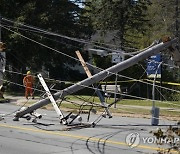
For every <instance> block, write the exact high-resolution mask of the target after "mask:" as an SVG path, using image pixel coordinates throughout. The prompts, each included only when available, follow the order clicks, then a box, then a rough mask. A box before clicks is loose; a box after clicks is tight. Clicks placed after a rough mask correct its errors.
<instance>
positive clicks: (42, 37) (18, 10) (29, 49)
mask: <svg viewBox="0 0 180 154" xmlns="http://www.w3.org/2000/svg"><path fill="white" fill-rule="evenodd" d="M0 7H1V11H2V17H4V18H6V19H11V20H13V21H15V22H14V23H11V22H7V21H5V20H4V21H3V22H2V24H3V25H4V26H10V27H13V28H11V29H12V30H15V31H17V32H18V33H21V34H22V35H24V36H26V37H28V38H30V39H33V40H35V41H37V42H40V43H42V44H45V45H47V46H49V47H51V48H54V49H56V50H58V51H61V52H63V53H65V54H69V55H74V51H75V50H77V49H79V48H82V46H83V44H81V43H77V42H75V41H70V40H68V39H65V38H63V36H62V37H55V36H52V35H47V34H46V33H42V32H41V33H40V32H38V31H36V30H32V29H30V28H28V27H24V26H22V25H19V24H18V23H24V24H26V25H29V26H34V27H39V28H42V29H45V30H47V31H51V32H55V33H59V34H62V35H66V36H69V37H75V38H76V37H77V38H86V37H89V33H88V32H91V31H90V30H89V31H88V29H89V27H90V26H89V21H88V20H87V18H86V17H84V16H83V14H84V10H83V8H80V7H79V6H78V5H76V4H75V3H73V2H72V1H69V0H46V1H44V0H38V1H36V0H28V1H27V0H24V1H20V0H16V1H12V0H2V1H1V3H0ZM3 40H5V42H7V43H6V44H7V46H8V49H7V62H8V64H10V65H11V66H13V67H14V69H16V71H17V70H19V71H21V72H22V73H25V69H26V67H29V68H31V69H32V70H33V71H34V72H35V71H38V70H40V69H41V68H42V66H44V67H45V68H46V70H48V71H50V75H51V74H52V77H55V78H64V79H68V78H69V73H68V71H71V69H70V68H69V67H68V66H69V65H74V64H75V61H73V60H72V59H70V58H67V57H66V56H63V55H61V54H59V53H57V52H54V51H52V50H50V49H48V48H45V47H42V46H40V45H39V44H37V43H35V42H32V41H30V40H27V39H25V38H23V37H21V36H20V35H18V34H17V33H12V32H10V31H6V30H5V29H3ZM67 63H69V65H66V64H67ZM64 69H66V71H64ZM17 78H19V77H17ZM19 82H20V81H19Z"/></svg>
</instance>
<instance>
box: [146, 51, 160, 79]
mask: <svg viewBox="0 0 180 154" xmlns="http://www.w3.org/2000/svg"><path fill="white" fill-rule="evenodd" d="M160 62H161V55H160V54H157V55H154V56H151V57H150V58H149V59H148V62H147V70H146V72H147V77H148V78H154V77H155V75H156V73H157V78H161V66H160V67H159V68H158V65H159V63H160Z"/></svg>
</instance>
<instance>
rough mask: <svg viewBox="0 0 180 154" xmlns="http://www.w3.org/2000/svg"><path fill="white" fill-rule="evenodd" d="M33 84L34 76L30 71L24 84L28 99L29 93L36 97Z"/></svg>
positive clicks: (24, 79)
mask: <svg viewBox="0 0 180 154" xmlns="http://www.w3.org/2000/svg"><path fill="white" fill-rule="evenodd" d="M33 84H34V78H33V76H32V75H31V72H30V71H28V72H27V75H26V76H25V77H24V78H23V85H24V86H25V97H26V99H28V96H29V95H30V96H31V97H32V99H34V96H33Z"/></svg>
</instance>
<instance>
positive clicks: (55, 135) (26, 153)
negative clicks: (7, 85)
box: [0, 103, 177, 154]
mask: <svg viewBox="0 0 180 154" xmlns="http://www.w3.org/2000/svg"><path fill="white" fill-rule="evenodd" d="M18 109H19V106H16V105H15V104H13V103H3V104H0V115H4V119H2V120H1V121H0V154H139V153H143V154H144V153H157V149H158V146H157V145H156V144H154V143H147V142H146V143H145V142H143V141H144V140H143V139H146V138H152V137H153V135H152V134H151V133H149V132H150V131H152V130H156V129H157V128H159V127H161V128H162V129H167V128H168V126H169V125H176V123H177V122H176V121H167V120H160V124H159V126H151V119H143V118H128V117H117V116H114V117H113V118H112V119H109V118H103V119H102V120H101V121H100V122H99V123H98V124H97V125H96V126H95V127H94V128H93V127H89V128H72V129H69V130H68V131H67V128H69V127H67V126H64V125H62V124H60V123H59V119H58V117H57V115H56V112H55V111H53V110H52V111H47V110H43V109H39V110H38V111H37V112H38V113H41V114H42V118H41V119H38V121H37V123H33V122H32V119H31V120H29V121H27V120H26V119H25V118H21V119H20V120H19V121H13V117H14V111H16V110H18ZM64 114H65V115H66V114H67V113H64ZM98 116H99V115H94V114H92V115H91V117H90V121H91V122H93V121H94V120H96V119H97V118H98ZM82 117H83V122H84V123H87V115H82ZM75 122H77V121H75ZM132 134H138V135H139V136H138V137H139V144H138V146H136V147H133V146H132V144H134V142H128V141H129V140H128V137H129V136H130V135H132ZM126 141H127V143H132V144H131V145H130V144H129V145H128V144H127V143H126ZM136 141H137V140H136ZM134 145H135V144H134ZM161 147H162V148H165V146H164V145H162V146H161Z"/></svg>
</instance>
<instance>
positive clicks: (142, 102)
mask: <svg viewBox="0 0 180 154" xmlns="http://www.w3.org/2000/svg"><path fill="white" fill-rule="evenodd" d="M77 97H78V96H77ZM77 97H76V96H68V97H67V98H68V100H71V101H73V100H75V101H78V100H81V99H78V98H77ZM81 97H83V99H85V100H89V101H91V102H98V103H100V101H99V98H98V97H90V96H81ZM113 101H114V98H110V99H108V100H107V103H108V104H110V103H112V102H113ZM117 104H120V105H135V106H152V101H148V100H133V99H123V100H121V101H118V102H117ZM155 105H156V106H157V107H168V108H180V101H171V102H166V101H162V102H160V101H157V102H155Z"/></svg>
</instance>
